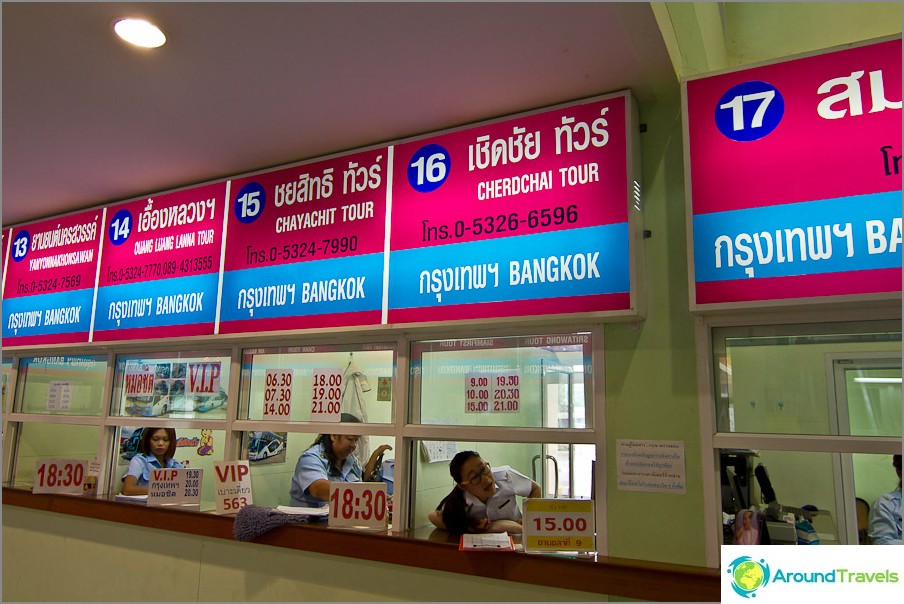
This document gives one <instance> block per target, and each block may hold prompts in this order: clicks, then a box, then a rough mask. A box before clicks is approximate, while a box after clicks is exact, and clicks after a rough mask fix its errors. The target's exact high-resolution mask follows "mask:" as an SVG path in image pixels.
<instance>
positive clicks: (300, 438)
mask: <svg viewBox="0 0 904 604" xmlns="http://www.w3.org/2000/svg"><path fill="white" fill-rule="evenodd" d="M341 426H342V424H337V423H331V424H325V425H324V427H323V430H324V433H327V434H328V433H333V432H335V433H338V434H341V428H340V427H341ZM317 437H318V434H317V433H301V432H273V431H268V430H261V431H254V432H244V433H242V452H241V455H240V458H241V459H247V460H248V462H249V465H250V467H251V486H252V489H253V493H254V503H255V505H264V506H269V507H276V506H280V505H283V506H292V505H296V506H297V505H298V503H297V502H295V503H293V502H292V500H291V495H290V491H291V490H292V479H293V477H294V476H295V474H296V471H297V470H298V460H299V458H300V457H301V455H302V454H303V453H305V451H308V450H309V449H311V447H312V446H313V445H314V441H315V440H316V439H317ZM363 443H366V444H367V446H368V451H367V455H366V456H364V459H360V456H359V455H358V454H359V453H361V448H360V447H361V446H362V445H363ZM393 443H394V439H393V438H392V437H388V436H375V435H372V434H371V435H361V436H360V437H359V438H358V440H357V445H356V448H355V452H354V453H352V455H353V456H355V459H356V460H357V461H356V463H357V466H358V467H360V468H361V469H362V471H363V469H364V468H365V466H366V465H367V461H368V460H369V459H370V457H371V455H372V454H373V453H374V452H375V451H378V450H379V449H380V446H381V445H389V446H393ZM377 457H379V459H376V458H375V468H376V472H375V473H374V475H373V477H372V478H373V481H374V482H381V481H385V482H386V484H387V492H388V494H389V495H392V493H393V486H394V483H393V478H394V474H393V469H394V461H395V453H394V451H391V450H385V451H381V452H380V453H378V454H377ZM343 467H345V465H344V464H343ZM302 507H309V506H302Z"/></svg>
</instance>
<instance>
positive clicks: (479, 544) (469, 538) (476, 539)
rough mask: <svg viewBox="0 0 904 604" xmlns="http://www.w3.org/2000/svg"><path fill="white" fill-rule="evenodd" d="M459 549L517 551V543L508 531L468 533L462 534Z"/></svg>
mask: <svg viewBox="0 0 904 604" xmlns="http://www.w3.org/2000/svg"><path fill="white" fill-rule="evenodd" d="M458 549H460V550H467V549H471V550H480V551H495V552H510V551H515V543H514V542H513V541H512V538H511V537H510V536H509V534H508V533H479V534H471V533H468V534H465V535H462V536H461V543H460V544H459V546H458Z"/></svg>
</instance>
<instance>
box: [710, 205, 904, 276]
mask: <svg viewBox="0 0 904 604" xmlns="http://www.w3.org/2000/svg"><path fill="white" fill-rule="evenodd" d="M883 268H901V192H900V191H889V192H887V193H873V194H870V195H856V196H852V197H841V198H837V199H824V200H820V201H808V202H802V203H795V204H788V205H781V206H769V207H762V208H752V209H746V210H733V211H729V212H715V213H712V214H699V215H697V216H695V217H694V270H695V274H696V280H697V282H698V283H701V282H707V281H729V280H735V279H750V278H757V277H788V276H794V275H812V274H823V273H841V272H847V271H860V270H871V269H883Z"/></svg>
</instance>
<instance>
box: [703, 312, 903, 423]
mask: <svg viewBox="0 0 904 604" xmlns="http://www.w3.org/2000/svg"><path fill="white" fill-rule="evenodd" d="M713 349H714V358H713V363H714V374H715V376H716V384H715V387H716V421H717V424H718V431H719V432H746V433H768V434H812V435H836V434H843V435H848V434H849V435H853V436H898V437H900V436H901V324H900V321H897V322H859V323H842V324H831V325H829V324H825V325H819V324H815V325H779V326H753V327H730V328H716V329H714V330H713Z"/></svg>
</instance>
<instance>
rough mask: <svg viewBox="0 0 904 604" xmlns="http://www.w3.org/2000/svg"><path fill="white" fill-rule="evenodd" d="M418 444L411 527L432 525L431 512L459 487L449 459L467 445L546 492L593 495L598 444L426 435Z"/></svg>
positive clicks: (548, 494) (496, 467) (494, 466)
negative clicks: (430, 438) (450, 438)
mask: <svg viewBox="0 0 904 604" xmlns="http://www.w3.org/2000/svg"><path fill="white" fill-rule="evenodd" d="M413 446H414V450H413V451H412V457H411V459H412V468H413V475H414V480H413V487H412V488H413V492H412V511H411V528H414V529H417V528H420V527H425V526H427V527H429V526H430V521H429V520H428V514H429V513H430V512H432V511H433V510H435V509H436V507H437V505H439V503H440V501H442V500H443V498H444V497H446V495H448V494H449V493H450V492H451V491H452V489H453V488H455V480H454V479H453V477H452V475H451V473H450V463H449V462H450V461H451V460H452V458H453V457H454V456H455V455H456V454H458V453H461V452H464V451H473V452H476V453H477V454H478V455H479V456H480V458H481V459H482V460H483V461H485V462H487V463H489V464H490V467H491V468H492V470H493V472H494V475H496V476H497V477H498V476H504V472H506V471H512V472H514V473H515V476H517V477H518V478H519V479H520V477H521V476H523V477H526V478H527V479H529V480H531V481H533V482H534V483H536V484H537V485H538V486H539V488H540V496H542V497H563V498H576V499H590V498H591V495H592V492H593V487H592V485H593V462H594V461H595V459H596V448H595V447H594V446H593V445H574V444H561V443H512V442H473V441H424V440H422V441H415V442H414V444H413ZM551 453H554V454H551ZM497 471H500V472H503V474H497ZM518 475H520V476H518ZM463 478H466V477H463ZM503 479H504V478H500V480H503ZM497 484H499V480H497ZM516 492H517V491H516ZM522 503H523V496H519V497H518V505H519V506H521V505H522ZM522 509H523V507H522Z"/></svg>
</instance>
